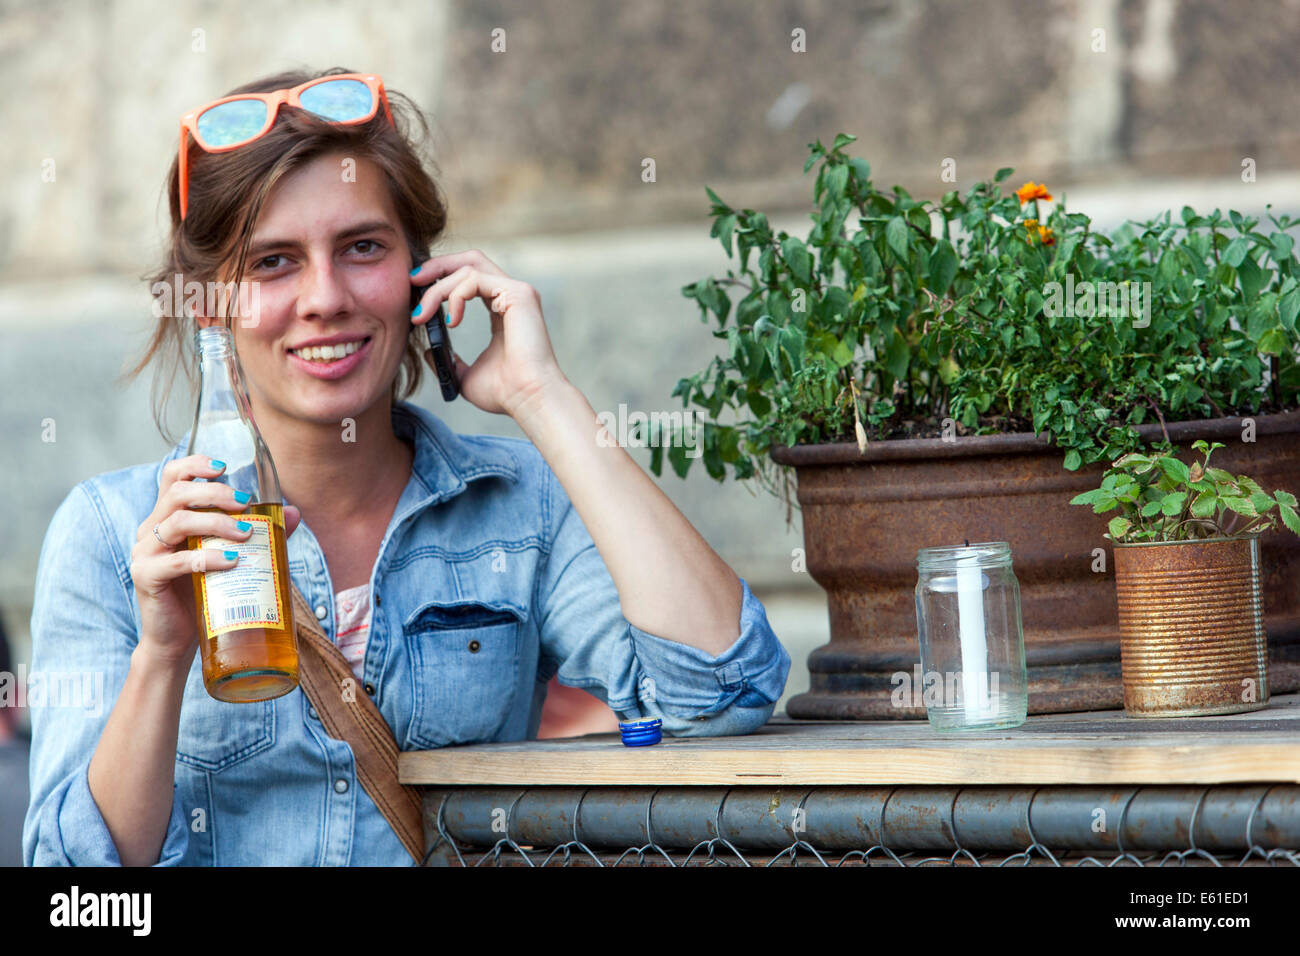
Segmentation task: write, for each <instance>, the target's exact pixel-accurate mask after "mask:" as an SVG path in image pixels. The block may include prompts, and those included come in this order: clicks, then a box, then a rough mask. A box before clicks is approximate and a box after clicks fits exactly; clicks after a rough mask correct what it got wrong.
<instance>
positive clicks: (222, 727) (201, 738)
mask: <svg viewBox="0 0 1300 956" xmlns="http://www.w3.org/2000/svg"><path fill="white" fill-rule="evenodd" d="M274 744H275V701H274V700H263V701H258V702H257V703H252V704H231V703H227V702H226V701H222V700H216V699H215V698H213V697H212V696H211V695H210V694H208V691H207V689H206V688H205V687H204V686H203V666H202V664H200V663H199V660H198V655H195V662H194V666H193V667H192V668H190V676H189V679H188V681H187V682H186V684H185V696H184V698H183V699H182V701H181V719H180V726H179V728H178V731H177V736H176V759H177V760H179V761H180V762H181V763H184V764H187V765H188V766H191V767H194V768H195V769H197V770H210V771H217V770H225V769H226V768H227V767H230V766H232V765H234V764H237V763H240V762H241V761H243V760H247V759H248V758H249V757H251V756H253V755H254V754H258V753H261V752H262V751H263V750H266V749H267V748H269V747H271V746H273V745H274Z"/></svg>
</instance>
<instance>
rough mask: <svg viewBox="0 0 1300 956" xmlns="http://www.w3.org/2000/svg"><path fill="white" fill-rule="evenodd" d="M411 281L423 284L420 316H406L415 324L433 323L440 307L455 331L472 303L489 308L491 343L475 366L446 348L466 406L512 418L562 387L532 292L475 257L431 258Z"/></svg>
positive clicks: (470, 252) (478, 255)
mask: <svg viewBox="0 0 1300 956" xmlns="http://www.w3.org/2000/svg"><path fill="white" fill-rule="evenodd" d="M411 282H412V284H413V285H415V286H421V285H424V284H426V283H427V284H428V287H427V288H426V289H424V290H423V291H422V292H420V293H419V296H420V301H419V306H420V312H419V314H418V315H412V317H411V321H412V323H413V324H415V325H423V324H425V323H428V322H432V321H435V320H437V319H438V318H439V315H440V314H442V305H443V303H444V302H445V303H447V309H446V313H445V321H446V325H447V327H448V328H455V327H456V326H458V325H459V324H460V322H461V320H462V319H463V318H464V316H465V307H466V304H467V302H468V301H469V300H470V299H473V298H478V299H482V300H483V303H484V305H486V306H487V307H488V313H489V317H490V321H491V328H492V341H491V342H489V343H488V347H487V348H486V349H484V350H483V353H482V354H481V355H480V356H479V357H478V358H477V359H475V360H474V363H473V364H472V365H471V364H469V363H467V362H465V361H464V360H463V359H461V358H460V357H459V356H456V355H454V353H452V352H451V350H450V347H449V348H448V354H450V355H452V356H453V358H454V362H455V375H456V378H457V379H458V380H459V385H460V393H461V394H462V395H464V396H465V398H466V400H467V401H469V402H470V404H472V405H474V406H475V407H477V408H480V409H482V410H483V411H485V412H492V413H493V414H497V415H509V416H510V417H511V418H515V419H518V417H519V415H520V414H521V413H522V412H524V411H526V410H527V409H528V408H529V407H530V406H531V405H532V404H534V403H535V402H536V401H538V400H539V399H540V397H541V396H542V395H543V394H544V393H545V392H546V391H547V390H548V389H550V388H553V387H556V386H559V385H566V384H568V380H567V379H566V378H565V376H564V373H563V372H561V371H560V367H559V364H558V363H557V362H556V360H555V352H554V351H553V350H552V348H551V340H550V336H549V335H547V332H546V323H545V321H544V320H543V318H542V304H541V299H540V297H539V296H538V294H537V290H536V289H534V288H533V287H532V286H530V285H528V284H527V283H526V282H521V281H520V280H518V279H513V278H511V277H510V276H508V275H506V273H505V272H504V271H503V270H502V269H501V268H500V267H499V266H498V265H497V264H496V263H494V262H493V261H492V260H490V259H489V258H488V257H487V256H485V255H484V254H483V253H482V252H480V251H479V250H477V249H470V250H468V251H466V252H456V253H452V254H450V255H445V256H434V257H433V258H431V259H428V260H426V261H424V262H423V263H422V264H420V265H419V266H418V267H417V268H416V269H414V270H413V271H412V273H411ZM431 334H432V333H431Z"/></svg>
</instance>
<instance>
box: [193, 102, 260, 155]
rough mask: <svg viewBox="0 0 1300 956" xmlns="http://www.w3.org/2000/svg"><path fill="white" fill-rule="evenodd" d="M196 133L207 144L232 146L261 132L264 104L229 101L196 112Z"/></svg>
mask: <svg viewBox="0 0 1300 956" xmlns="http://www.w3.org/2000/svg"><path fill="white" fill-rule="evenodd" d="M196 125H197V126H198V129H199V136H200V137H202V139H203V142H205V143H207V144H208V145H209V146H232V145H234V144H235V143H242V142H243V141H244V140H246V139H250V138H252V137H253V136H256V135H257V134H258V133H259V132H261V130H262V127H263V126H265V125H266V104H265V103H263V102H262V101H261V100H231V101H230V102H229V103H221V104H219V105H217V106H214V107H212V108H211V109H208V110H204V111H203V112H202V113H201V114H199V119H198V123H197V124H196Z"/></svg>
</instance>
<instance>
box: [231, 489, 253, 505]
mask: <svg viewBox="0 0 1300 956" xmlns="http://www.w3.org/2000/svg"><path fill="white" fill-rule="evenodd" d="M252 498H253V496H252V495H251V494H249V493H248V492H247V491H236V492H235V500H236V501H238V502H239V503H240V504H241V505H246V504H248V503H249V501H251V500H252Z"/></svg>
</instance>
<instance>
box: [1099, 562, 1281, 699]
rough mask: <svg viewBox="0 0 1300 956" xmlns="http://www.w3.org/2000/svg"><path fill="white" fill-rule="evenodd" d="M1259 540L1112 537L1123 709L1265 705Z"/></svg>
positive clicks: (1266, 677) (1265, 679) (1265, 680)
mask: <svg viewBox="0 0 1300 956" xmlns="http://www.w3.org/2000/svg"><path fill="white" fill-rule="evenodd" d="M1259 584H1260V569H1259V541H1258V540H1257V539H1256V538H1255V537H1250V538H1236V539H1233V538H1205V539H1203V540H1200V541H1169V542H1156V543H1149V544H1117V545H1115V594H1116V597H1117V598H1118V601H1119V626H1120V656H1121V658H1122V660H1123V679H1124V711H1125V713H1127V714H1128V715H1129V716H1130V717H1202V716H1206V715H1208V714H1236V713H1240V712H1243V711H1248V710H1260V709H1262V708H1263V707H1265V706H1267V705H1268V653H1267V650H1266V647H1265V638H1264V619H1263V602H1262V601H1261V600H1260V587H1259Z"/></svg>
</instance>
